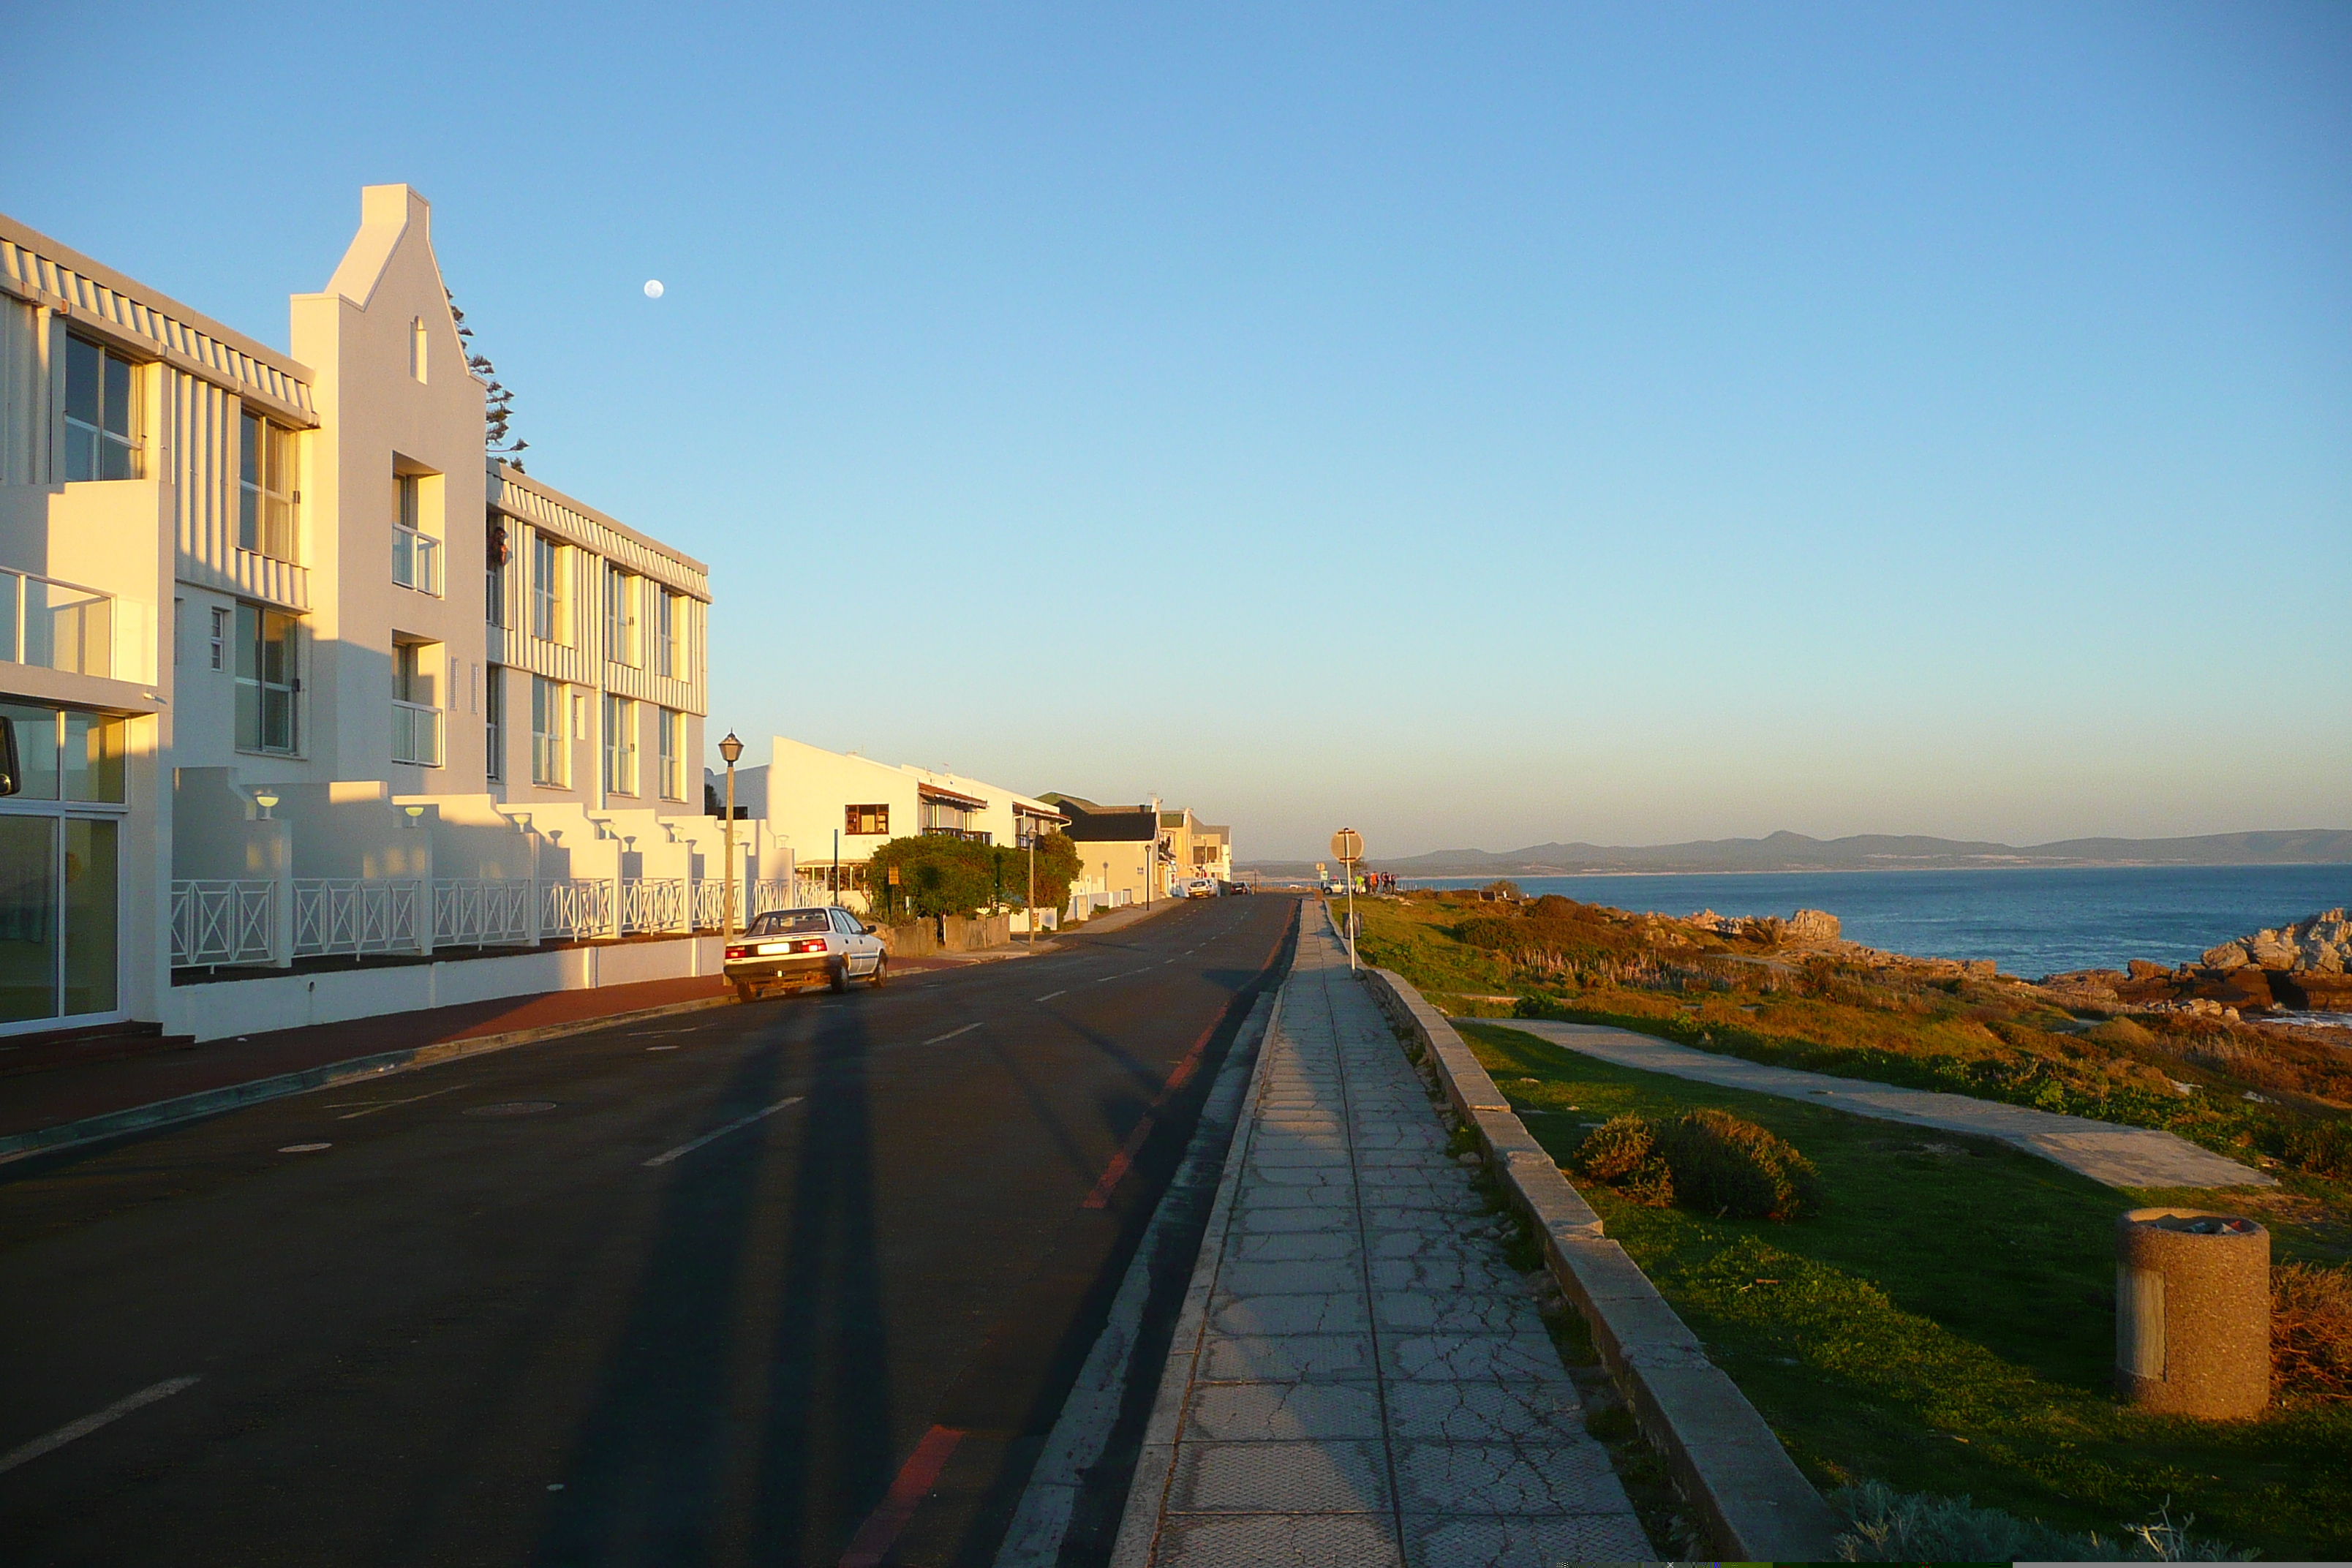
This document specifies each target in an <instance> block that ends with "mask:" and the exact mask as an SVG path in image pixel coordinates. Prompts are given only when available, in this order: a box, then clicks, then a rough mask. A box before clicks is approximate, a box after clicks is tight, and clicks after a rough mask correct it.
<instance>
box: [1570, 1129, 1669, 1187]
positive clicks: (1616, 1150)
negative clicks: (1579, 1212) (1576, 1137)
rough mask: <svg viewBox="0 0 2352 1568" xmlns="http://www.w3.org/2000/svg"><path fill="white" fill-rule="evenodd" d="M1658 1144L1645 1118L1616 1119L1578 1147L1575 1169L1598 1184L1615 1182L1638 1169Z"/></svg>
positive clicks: (1587, 1135) (1589, 1134) (1589, 1136)
mask: <svg viewBox="0 0 2352 1568" xmlns="http://www.w3.org/2000/svg"><path fill="white" fill-rule="evenodd" d="M1656 1143H1657V1134H1656V1132H1655V1131H1653V1130H1652V1128H1651V1126H1650V1123H1649V1120H1648V1119H1647V1118H1646V1117H1640V1116H1614V1117H1612V1118H1610V1119H1609V1120H1608V1121H1604V1122H1602V1123H1601V1125H1600V1126H1598V1127H1596V1128H1594V1129H1593V1130H1592V1131H1590V1132H1588V1133H1586V1134H1585V1135H1584V1142H1581V1143H1579V1144H1578V1145H1577V1146H1576V1168H1577V1170H1578V1171H1580V1172H1581V1173H1583V1174H1585V1175H1587V1176H1590V1177H1591V1178H1592V1179H1593V1180H1594V1181H1596V1182H1614V1181H1616V1180H1617V1179H1618V1178H1620V1177H1621V1176H1626V1175H1630V1174H1632V1173H1633V1172H1634V1171H1635V1170H1637V1169H1639V1168H1640V1166H1641V1165H1642V1163H1643V1162H1644V1161H1646V1160H1647V1159H1649V1158H1650V1153H1651V1151H1652V1150H1653V1149H1654V1147H1655V1146H1656Z"/></svg>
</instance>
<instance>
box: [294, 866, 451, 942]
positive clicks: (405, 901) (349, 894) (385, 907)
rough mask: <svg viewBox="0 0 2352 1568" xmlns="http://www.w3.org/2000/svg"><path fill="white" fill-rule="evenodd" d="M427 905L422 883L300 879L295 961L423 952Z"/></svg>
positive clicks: (297, 882)
mask: <svg viewBox="0 0 2352 1568" xmlns="http://www.w3.org/2000/svg"><path fill="white" fill-rule="evenodd" d="M424 900H425V883H424V882H423V881H422V880H407V881H367V880H363V879H359V878H356V877H319V878H299V877H298V878H296V879H295V881H294V956H295V957H297V958H318V957H323V956H324V955H326V954H328V953H352V954H363V953H371V952H424V951H425V937H424V931H425V929H426V928H425V927H424V925H423V922H421V921H419V920H418V919H417V915H418V913H419V906H420V905H421V904H422V903H423V902H424Z"/></svg>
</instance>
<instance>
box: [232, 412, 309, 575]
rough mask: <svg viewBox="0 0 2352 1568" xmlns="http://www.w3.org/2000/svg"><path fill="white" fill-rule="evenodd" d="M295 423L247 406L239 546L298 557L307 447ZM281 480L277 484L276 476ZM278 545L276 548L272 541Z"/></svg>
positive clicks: (242, 419) (240, 431)
mask: <svg viewBox="0 0 2352 1568" xmlns="http://www.w3.org/2000/svg"><path fill="white" fill-rule="evenodd" d="M295 436H296V432H295V430H294V429H293V428H292V426H286V425H280V424H278V422H277V421H275V420H273V419H271V418H270V417H269V416H268V415H266V414H261V413H257V412H256V411H255V410H253V409H251V408H246V409H242V410H241V411H240V416H239V419H238V422H237V447H236V464H237V472H236V488H237V513H236V547H237V548H238V549H239V550H243V551H246V552H249V553H251V554H255V555H266V556H268V557H269V558H270V559H271V560H273V561H288V562H297V561H299V559H300V556H299V550H300V547H301V537H302V532H301V506H302V489H301V462H302V458H301V448H300V447H299V445H297V443H296V440H295ZM273 479H274V480H276V481H277V483H276V484H274V485H273V484H272V483H271V481H272V480H273ZM273 545H275V546H278V548H275V549H273V548H272V546H273Z"/></svg>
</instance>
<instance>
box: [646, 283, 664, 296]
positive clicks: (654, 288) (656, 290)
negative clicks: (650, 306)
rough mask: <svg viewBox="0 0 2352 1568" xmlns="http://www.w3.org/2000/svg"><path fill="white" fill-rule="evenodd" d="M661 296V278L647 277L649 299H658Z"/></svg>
mask: <svg viewBox="0 0 2352 1568" xmlns="http://www.w3.org/2000/svg"><path fill="white" fill-rule="evenodd" d="M661 297H662V286H661V279H658V278H648V279H646V299H648V300H658V299H660V298H661Z"/></svg>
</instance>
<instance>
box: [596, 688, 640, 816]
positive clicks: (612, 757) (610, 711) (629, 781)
mask: <svg viewBox="0 0 2352 1568" xmlns="http://www.w3.org/2000/svg"><path fill="white" fill-rule="evenodd" d="M604 793H605V794H607V795H635V794H636V793H637V705H636V704H635V702H633V701H631V700H629V699H627V698H625V697H613V696H607V697H606V698H605V699H604Z"/></svg>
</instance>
